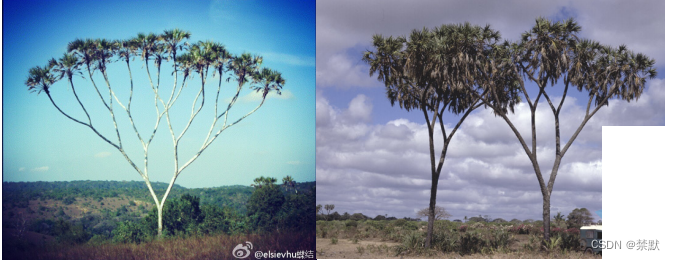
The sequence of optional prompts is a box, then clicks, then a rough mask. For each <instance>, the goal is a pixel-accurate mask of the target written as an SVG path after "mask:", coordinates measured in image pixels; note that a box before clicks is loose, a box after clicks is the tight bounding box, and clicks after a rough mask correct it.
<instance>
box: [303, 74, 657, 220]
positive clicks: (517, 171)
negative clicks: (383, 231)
mask: <svg viewBox="0 0 675 260" xmlns="http://www.w3.org/2000/svg"><path fill="white" fill-rule="evenodd" d="M663 89H664V84H663V81H662V80H653V81H651V82H650V83H649V87H648V89H647V90H646V91H645V93H643V96H642V98H641V99H640V100H639V102H637V103H636V102H631V103H627V102H624V101H620V100H612V101H610V106H609V107H603V108H601V109H600V112H598V114H596V116H595V117H593V118H592V119H591V120H590V121H589V122H588V123H587V125H586V126H585V128H584V129H583V131H582V132H581V134H580V135H579V136H578V137H577V139H576V140H575V141H574V143H573V144H572V146H571V148H570V150H569V151H568V153H567V154H566V155H565V157H564V158H563V160H562V164H561V167H560V168H559V171H558V175H557V178H556V182H555V186H554V192H553V196H552V205H553V206H555V207H557V208H558V209H560V211H561V212H563V213H566V212H570V211H571V210H572V209H574V208H577V207H586V208H592V209H595V208H597V209H601V208H602V150H601V147H602V125H620V124H622V123H627V124H646V125H659V124H663V118H664V115H663V113H664V112H663V108H659V107H661V106H662V105H663V104H665V103H663ZM367 100H368V99H367V97H366V96H364V95H357V96H356V97H355V98H354V99H352V101H351V102H350V103H349V107H348V108H347V109H346V110H340V109H338V108H336V107H334V106H332V105H331V104H330V102H329V101H328V100H327V99H326V98H325V97H324V96H323V95H322V94H321V92H319V93H318V95H317V101H316V107H317V129H316V136H317V142H316V145H317V147H316V154H317V165H316V172H317V173H316V174H317V185H318V186H319V187H318V189H317V191H318V194H317V203H319V204H335V205H336V208H340V211H348V212H350V213H354V212H362V213H364V214H366V215H369V216H371V217H374V216H376V215H379V214H385V213H386V214H390V215H394V216H398V217H403V216H414V212H413V211H412V210H410V209H411V208H421V207H422V206H424V205H427V204H428V202H429V188H430V186H431V174H430V158H429V145H428V134H427V127H426V125H425V124H418V123H415V122H411V121H409V120H407V119H398V120H393V121H390V122H387V123H386V124H369V123H368V121H367V120H366V119H369V117H370V116H372V115H371V114H370V110H371V109H372V105H369V106H366V104H368V102H367ZM553 100H554V102H555V101H556V100H559V98H558V97H553ZM645 103H646V104H650V105H651V106H649V105H646V104H645ZM655 104H656V105H655ZM582 105H583V106H585V101H584V100H577V99H575V98H573V97H568V98H567V100H566V103H565V106H564V108H563V112H562V113H561V117H560V120H561V134H562V144H563V145H564V144H565V142H567V141H568V139H569V138H570V136H571V135H572V133H573V132H574V131H575V130H576V129H577V127H578V126H579V124H580V123H581V117H582V116H583V114H584V113H585V108H584V107H581V106H582ZM361 108H363V109H361ZM355 111H361V112H364V113H363V114H359V113H356V114H358V115H368V117H365V116H362V117H355V116H354V113H355ZM366 112H368V113H366ZM617 114H620V115H621V116H617ZM645 115H651V116H648V117H645ZM509 117H510V118H511V120H512V121H513V123H514V124H515V125H516V127H517V128H518V129H519V130H520V131H521V134H522V135H523V137H524V139H525V140H526V143H527V144H528V146H529V145H530V144H531V143H530V141H529V140H530V136H531V135H530V132H529V131H530V130H529V129H530V127H529V122H530V112H529V108H528V107H527V106H525V105H523V104H521V105H518V106H517V107H516V110H515V114H513V115H510V116H509ZM353 118H359V119H361V120H352V119H353ZM536 120H537V126H538V127H537V137H538V146H537V150H538V154H537V156H538V162H539V164H540V167H541V169H542V173H543V177H544V181H545V182H548V178H549V174H550V171H551V168H552V166H553V162H554V159H555V134H554V127H553V117H552V116H551V110H550V109H549V107H548V104H546V103H540V105H539V109H538V112H537V114H536ZM636 122H637V123H636ZM451 127H454V125H447V126H446V128H451ZM434 134H435V139H436V140H441V139H442V137H441V132H440V127H437V128H436V129H435V131H434ZM435 148H436V153H437V155H438V154H440V149H441V144H440V141H437V143H436V145H435ZM448 150H449V151H448V156H447V157H446V162H445V165H444V166H443V171H442V174H441V177H440V181H439V187H438V197H437V201H438V202H437V203H438V205H441V206H444V207H446V208H447V209H449V210H451V213H453V214H461V215H465V214H466V215H469V216H473V215H478V214H483V215H485V214H489V215H491V216H494V217H501V218H504V219H512V218H519V219H521V220H522V219H525V218H533V219H538V218H541V192H540V189H539V184H538V181H537V178H536V175H535V174H534V172H533V168H532V163H531V162H530V160H529V158H528V157H527V156H526V155H525V152H524V151H523V148H522V145H521V144H520V143H519V142H518V141H517V139H516V138H515V135H514V134H513V132H512V131H511V129H510V128H509V127H508V126H507V124H506V123H505V122H504V120H503V119H501V118H496V117H495V116H494V115H493V114H492V113H491V112H490V111H488V110H478V111H475V112H474V113H473V114H472V115H470V116H469V117H468V118H467V120H466V121H465V123H464V124H463V125H462V126H461V127H460V129H459V130H458V132H457V134H456V135H455V136H454V138H453V140H452V142H451V143H450V146H449V148H448ZM439 159H440V158H438V157H437V158H436V161H437V162H438V160H439ZM345 194H348V195H345Z"/></svg>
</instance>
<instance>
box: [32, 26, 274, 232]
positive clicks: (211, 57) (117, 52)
mask: <svg viewBox="0 0 675 260" xmlns="http://www.w3.org/2000/svg"><path fill="white" fill-rule="evenodd" d="M190 36H191V34H190V33H189V32H187V31H183V30H180V29H174V30H167V31H164V33H162V34H153V33H149V34H143V33H139V34H138V35H137V36H136V37H134V38H131V39H129V40H117V41H111V40H106V39H85V40H82V39H77V40H75V41H73V42H70V43H69V44H68V51H67V52H66V53H65V54H64V55H63V57H61V58H59V59H58V60H56V59H51V60H50V61H49V63H48V65H47V66H44V67H42V66H37V67H34V68H31V69H30V70H29V72H28V79H27V80H26V82H25V84H26V86H28V90H29V91H31V92H34V91H37V92H38V94H39V93H42V92H44V93H46V94H47V97H48V98H49V100H50V102H51V103H52V105H54V107H55V108H56V109H57V110H58V111H59V112H60V113H61V114H63V115H64V116H66V117H67V118H68V119H70V120H71V121H74V122H76V123H78V124H81V125H83V126H86V127H87V128H89V129H91V130H92V131H93V132H94V133H95V134H96V135H97V136H99V137H100V138H101V139H103V140H104V141H105V142H106V143H108V144H110V145H111V146H113V147H114V148H115V149H116V150H118V151H119V152H120V153H121V155H122V156H123V157H124V158H125V159H126V160H127V162H128V163H129V164H130V165H131V167H132V168H133V169H134V170H135V171H136V172H137V173H138V174H139V175H140V176H141V178H143V180H144V181H145V184H146V185H147V187H148V189H149V191H150V194H151V195H152V198H153V200H154V202H155V205H156V207H157V209H158V222H157V223H158V227H157V235H158V236H160V237H161V236H162V209H163V208H164V205H165V202H166V199H167V197H168V196H169V193H170V192H171V189H172V187H173V185H174V183H175V182H176V179H177V178H178V176H179V175H180V173H181V172H183V170H185V168H186V167H188V166H189V165H190V164H192V163H193V162H194V161H195V160H196V159H197V158H198V157H199V156H200V155H201V154H202V153H203V152H204V150H205V149H206V148H207V147H208V146H209V145H211V144H212V143H213V141H214V140H215V139H216V138H217V137H218V136H219V135H220V134H221V133H222V132H223V131H225V130H226V129H228V128H229V127H231V126H233V125H235V124H237V123H239V122H241V121H242V120H243V119H244V118H246V117H248V116H250V115H251V114H253V113H254V112H256V111H257V110H258V109H259V108H260V107H261V106H262V105H263V103H264V102H265V100H266V97H267V95H268V93H269V92H270V91H272V92H274V93H276V94H281V89H282V88H283V86H284V85H285V83H286V82H285V79H284V78H283V77H281V73H279V72H277V71H275V70H270V69H268V68H263V67H262V66H261V64H262V57H260V56H255V55H251V54H249V53H243V54H241V55H238V56H236V55H232V54H230V53H229V52H228V51H227V50H226V49H225V46H223V45H222V44H220V43H216V42H211V41H199V42H197V43H196V44H193V45H191V44H189V43H188V41H187V40H188V39H189V38H190ZM116 57H117V60H118V61H124V62H125V64H126V67H127V70H128V73H129V80H130V84H129V92H128V93H129V98H128V101H126V102H123V101H122V100H121V99H120V98H119V97H118V93H116V92H115V90H117V91H119V90H120V88H122V87H124V86H113V85H112V84H111V82H110V80H109V78H108V69H107V67H108V66H109V65H110V64H111V63H113V62H114V61H115V59H114V58H116ZM134 57H140V59H141V61H142V63H144V66H143V67H145V71H146V74H147V76H148V82H149V88H147V89H149V90H150V91H151V92H150V95H152V96H154V104H151V105H150V106H148V107H151V109H154V111H155V115H156V117H155V120H153V123H154V127H152V128H151V129H150V131H148V133H147V134H146V133H142V131H141V130H142V129H139V127H137V124H136V120H134V117H133V114H132V111H131V107H132V100H133V97H134V80H133V77H132V69H131V65H130V61H131V60H133V58H134ZM150 61H152V65H154V66H155V68H156V69H157V71H156V76H154V78H153V75H152V73H151V72H150V66H151V62H150ZM164 61H167V62H171V63H170V64H171V66H172V70H171V72H172V75H173V78H174V81H173V83H172V84H171V85H172V86H166V85H165V86H162V84H160V78H162V77H161V68H162V63H163V62H164ZM210 70H211V72H212V76H213V77H215V76H216V75H217V76H218V83H217V86H215V87H214V88H215V91H214V92H215V95H214V97H215V101H214V102H213V104H214V110H213V111H214V112H213V115H212V118H213V121H212V123H211V124H210V128H209V131H208V132H207V133H206V136H205V138H204V142H203V143H202V144H201V146H200V147H199V148H198V149H197V151H196V153H194V154H193V155H192V156H191V157H188V159H187V160H186V161H183V162H181V163H182V164H179V162H180V160H179V156H178V155H179V151H181V149H179V147H180V141H181V140H182V138H183V137H184V135H185V133H186V132H187V131H188V129H190V126H192V123H193V122H194V121H195V120H194V119H195V117H197V115H198V114H200V112H201V111H202V108H203V107H204V104H205V99H206V92H207V90H206V89H207V86H206V85H207V78H208V77H209V72H210ZM82 72H85V73H82ZM193 73H194V74H197V75H198V76H199V82H200V84H199V89H198V91H197V94H196V96H195V97H194V99H192V100H193V101H192V106H187V107H184V108H187V109H186V110H188V111H190V112H189V116H188V118H187V123H185V125H183V126H180V128H178V127H177V126H176V124H175V123H172V122H171V119H172V118H171V116H172V115H174V114H172V113H170V112H172V111H174V110H175V107H174V105H175V104H176V101H177V100H178V99H179V97H180V96H181V93H183V90H184V89H185V88H186V85H187V80H188V78H190V77H191V76H192V74H193ZM82 74H84V76H82ZM96 74H100V75H96ZM178 74H182V81H181V82H180V83H179V79H178ZM73 76H81V77H83V78H85V77H86V78H87V79H88V81H89V82H90V83H91V89H93V90H92V91H93V92H95V93H96V95H95V96H96V97H97V98H96V99H100V101H101V103H100V105H102V106H103V108H104V111H106V113H107V114H109V116H110V123H111V124H110V125H111V126H112V127H113V128H112V133H113V137H110V136H106V135H105V134H104V133H108V135H109V133H110V132H105V131H101V130H100V129H101V128H103V127H104V126H103V125H100V121H94V120H92V117H93V116H94V115H93V114H92V113H91V112H92V110H96V109H93V108H92V107H91V105H92V104H93V103H94V102H82V100H81V98H80V95H78V91H82V89H79V90H78V88H76V85H75V84H74V82H73ZM223 77H226V79H225V80H226V81H230V79H232V80H233V81H234V82H236V83H237V84H236V89H235V91H234V95H233V96H232V97H231V98H228V99H221V97H220V92H221V87H222V81H223ZM63 78H67V79H68V83H69V86H70V90H71V92H72V95H73V97H74V100H76V101H77V104H78V105H77V106H76V107H78V108H77V110H81V111H80V112H79V114H80V116H75V115H74V113H73V112H74V111H64V109H62V106H59V105H58V104H57V102H56V100H54V97H53V96H52V95H51V91H52V87H53V86H56V85H55V84H56V83H57V82H58V81H59V80H61V79H63ZM101 78H102V79H103V83H104V84H101V82H100V81H101V80H100V79H101ZM97 82H98V84H97ZM78 83H81V81H78ZM247 84H248V85H249V87H250V88H251V89H252V90H253V91H256V92H260V91H262V95H261V96H262V99H261V100H260V103H259V104H258V105H257V107H255V108H253V109H252V110H251V111H250V112H248V113H246V114H244V115H242V116H240V117H238V118H235V119H234V120H233V121H230V122H229V123H228V115H229V113H230V111H231V109H232V107H233V106H234V105H235V104H236V102H237V99H238V97H239V96H240V95H241V92H242V89H243V87H244V86H245V85H247ZM160 89H161V91H160ZM106 90H107V91H106ZM186 95H187V94H186ZM183 96H185V95H183ZM113 100H115V102H113ZM223 102H224V103H225V104H226V108H225V109H222V107H221V109H219V103H223ZM115 103H117V105H119V107H120V108H121V109H122V110H123V111H124V115H122V116H123V117H124V116H126V117H127V118H128V120H129V122H130V128H131V129H130V130H129V131H133V133H134V135H135V136H134V137H132V138H131V139H135V138H137V139H138V142H139V144H140V148H141V151H142V152H143V159H142V161H141V160H137V159H136V160H134V159H133V158H131V156H129V155H128V153H127V149H128V148H129V147H128V146H124V145H123V144H124V143H126V142H130V141H133V140H128V139H125V140H124V142H123V138H122V137H123V136H129V135H124V134H120V129H119V127H118V117H119V116H120V115H119V110H118V109H117V108H115V106H116V105H115ZM85 104H88V105H90V107H88V106H86V105H85ZM116 111H117V112H118V113H116ZM78 117H79V119H78ZM106 117H107V116H106ZM162 119H165V121H166V124H167V130H168V132H169V136H170V139H171V143H172V144H173V146H172V148H173V149H172V150H173V151H172V152H173V154H172V157H173V158H172V159H173V164H174V165H173V166H174V169H173V172H172V178H171V180H170V182H169V186H168V188H167V189H166V190H165V191H164V195H163V196H162V197H161V198H160V197H158V196H157V194H156V193H155V189H153V187H152V184H151V182H150V175H149V171H148V158H149V157H148V153H149V147H150V144H151V143H152V141H153V140H154V139H155V136H156V133H157V130H158V128H159V125H160V122H161V121H162ZM99 120H103V118H100V119H99ZM94 122H99V125H95V124H94ZM110 125H109V126H110ZM217 125H220V126H219V127H216V126H217ZM174 130H176V131H174ZM131 136H133V135H131ZM275 181H276V180H275Z"/></svg>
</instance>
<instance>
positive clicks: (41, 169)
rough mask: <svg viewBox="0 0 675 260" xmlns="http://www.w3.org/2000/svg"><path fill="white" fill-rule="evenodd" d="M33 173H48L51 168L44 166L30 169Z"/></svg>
mask: <svg viewBox="0 0 675 260" xmlns="http://www.w3.org/2000/svg"><path fill="white" fill-rule="evenodd" d="M30 171H31V172H46V171H49V166H42V167H36V168H33V169H30Z"/></svg>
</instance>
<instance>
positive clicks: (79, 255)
mask: <svg viewBox="0 0 675 260" xmlns="http://www.w3.org/2000/svg"><path fill="white" fill-rule="evenodd" d="M315 236H316V234H314V233H307V232H305V233H281V234H269V235H233V236H228V235H217V236H204V237H191V238H167V239H164V240H161V241H160V240H157V241H152V242H148V243H142V244H138V245H137V244H103V245H97V246H93V245H78V246H66V247H64V246H62V245H49V246H45V247H40V248H34V249H30V250H25V251H14V252H9V251H10V250H11V249H9V248H3V258H5V259H165V260H174V259H176V260H177V259H234V257H233V256H232V251H233V249H234V248H235V247H236V246H237V245H239V244H245V243H246V242H247V241H248V242H251V243H252V244H253V250H251V257H252V256H253V254H254V252H255V251H263V252H267V251H272V252H275V251H276V252H285V251H289V252H291V253H294V252H297V251H301V250H302V251H306V250H312V251H313V252H315V250H316V249H315ZM3 245H4V243H3ZM7 249H9V250H7Z"/></svg>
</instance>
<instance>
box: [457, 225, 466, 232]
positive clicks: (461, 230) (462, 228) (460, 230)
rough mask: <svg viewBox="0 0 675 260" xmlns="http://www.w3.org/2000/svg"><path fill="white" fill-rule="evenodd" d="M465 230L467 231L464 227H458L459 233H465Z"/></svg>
mask: <svg viewBox="0 0 675 260" xmlns="http://www.w3.org/2000/svg"><path fill="white" fill-rule="evenodd" d="M466 229H467V227H466V225H461V226H459V232H466Z"/></svg>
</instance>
